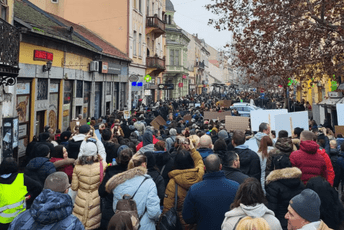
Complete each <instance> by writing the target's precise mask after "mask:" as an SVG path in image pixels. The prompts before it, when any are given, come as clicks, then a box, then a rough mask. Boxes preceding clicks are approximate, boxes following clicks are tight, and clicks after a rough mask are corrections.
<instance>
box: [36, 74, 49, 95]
mask: <svg viewBox="0 0 344 230" xmlns="http://www.w3.org/2000/svg"><path fill="white" fill-rule="evenodd" d="M47 99H48V79H38V81H37V100H47Z"/></svg>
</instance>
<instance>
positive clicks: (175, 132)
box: [169, 129, 177, 136]
mask: <svg viewBox="0 0 344 230" xmlns="http://www.w3.org/2000/svg"><path fill="white" fill-rule="evenodd" d="M169 133H170V135H171V136H176V135H177V130H176V129H170V132H169Z"/></svg>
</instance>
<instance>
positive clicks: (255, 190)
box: [230, 177, 267, 209]
mask: <svg viewBox="0 0 344 230" xmlns="http://www.w3.org/2000/svg"><path fill="white" fill-rule="evenodd" d="M266 203H267V201H266V198H265V195H264V192H263V189H262V186H261V184H260V183H259V181H258V180H257V179H256V178H254V177H249V178H247V179H246V180H245V181H244V182H243V183H242V184H241V185H240V187H239V189H238V191H237V193H236V195H235V198H234V201H233V203H232V204H231V207H230V208H231V209H233V208H237V207H239V206H240V204H244V205H247V206H253V205H255V204H266Z"/></svg>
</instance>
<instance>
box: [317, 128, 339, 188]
mask: <svg viewBox="0 0 344 230" xmlns="http://www.w3.org/2000/svg"><path fill="white" fill-rule="evenodd" d="M325 141H326V140H325V139H324V135H319V136H318V137H317V143H318V145H319V149H318V153H319V154H320V155H321V156H322V157H323V158H324V160H325V163H326V169H327V178H326V179H327V180H328V182H329V183H330V184H331V185H333V182H334V178H335V173H334V170H333V166H332V162H331V159H330V157H329V154H330V151H328V153H327V152H326V151H325V149H324V146H325V144H324V143H325ZM335 151H336V150H335Z"/></svg>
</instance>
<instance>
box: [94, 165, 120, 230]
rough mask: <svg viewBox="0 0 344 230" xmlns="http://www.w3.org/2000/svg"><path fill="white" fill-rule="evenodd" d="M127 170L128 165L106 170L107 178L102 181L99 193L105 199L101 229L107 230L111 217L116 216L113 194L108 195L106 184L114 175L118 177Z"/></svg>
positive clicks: (110, 167) (115, 166) (111, 167)
mask: <svg viewBox="0 0 344 230" xmlns="http://www.w3.org/2000/svg"><path fill="white" fill-rule="evenodd" d="M126 170H127V166H126V165H122V164H118V165H114V166H109V167H107V168H106V170H105V176H104V179H103V181H102V183H101V184H100V186H99V189H98V193H99V196H100V197H101V198H102V199H103V201H104V202H102V204H103V206H102V220H101V223H100V228H101V229H107V226H108V224H109V221H110V219H111V217H112V216H113V215H114V214H115V213H114V211H113V208H112V202H113V193H112V192H110V193H107V192H106V189H105V185H106V183H107V182H108V181H109V180H110V178H111V177H113V176H114V175H117V174H118V173H122V172H124V171H126Z"/></svg>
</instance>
